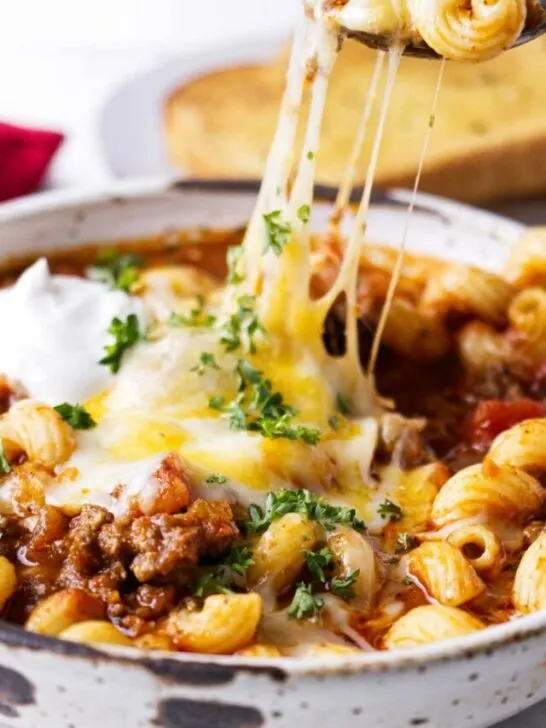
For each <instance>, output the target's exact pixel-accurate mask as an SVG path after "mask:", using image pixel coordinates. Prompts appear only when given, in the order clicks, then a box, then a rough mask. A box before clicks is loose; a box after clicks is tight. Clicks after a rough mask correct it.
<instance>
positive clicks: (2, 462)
mask: <svg viewBox="0 0 546 728" xmlns="http://www.w3.org/2000/svg"><path fill="white" fill-rule="evenodd" d="M0 473H2V475H7V474H8V473H11V464H10V462H9V460H8V459H7V457H6V451H5V450H4V441H3V440H0Z"/></svg>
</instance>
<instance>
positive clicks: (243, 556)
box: [226, 546, 254, 576]
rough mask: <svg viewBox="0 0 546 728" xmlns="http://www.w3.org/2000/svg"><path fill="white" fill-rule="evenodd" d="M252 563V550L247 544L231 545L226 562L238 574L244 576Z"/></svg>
mask: <svg viewBox="0 0 546 728" xmlns="http://www.w3.org/2000/svg"><path fill="white" fill-rule="evenodd" d="M253 563H254V558H253V556H252V551H251V550H250V549H249V548H248V546H232V547H231V550H230V552H229V554H228V557H227V561H226V564H227V565H228V566H229V567H230V569H231V570H232V571H234V572H235V573H236V574H239V576H244V575H245V574H246V572H247V571H248V570H249V569H250V567H251V566H252V564H253Z"/></svg>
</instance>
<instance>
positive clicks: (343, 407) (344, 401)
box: [336, 394, 353, 415]
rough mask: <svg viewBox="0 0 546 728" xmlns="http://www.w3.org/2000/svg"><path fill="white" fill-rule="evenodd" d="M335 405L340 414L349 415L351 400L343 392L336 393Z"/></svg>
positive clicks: (351, 407)
mask: <svg viewBox="0 0 546 728" xmlns="http://www.w3.org/2000/svg"><path fill="white" fill-rule="evenodd" d="M336 406H337V408H338V410H339V412H341V414H342V415H350V414H352V412H353V405H352V403H351V400H350V399H349V398H348V397H346V396H345V395H344V394H338V395H337V397H336Z"/></svg>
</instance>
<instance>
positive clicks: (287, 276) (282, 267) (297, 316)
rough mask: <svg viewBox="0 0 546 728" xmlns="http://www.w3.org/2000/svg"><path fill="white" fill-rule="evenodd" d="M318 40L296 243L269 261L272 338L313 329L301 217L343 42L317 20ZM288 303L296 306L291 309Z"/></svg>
mask: <svg viewBox="0 0 546 728" xmlns="http://www.w3.org/2000/svg"><path fill="white" fill-rule="evenodd" d="M312 40H313V43H312V46H311V49H310V50H311V56H310V58H309V60H308V62H307V66H308V68H309V74H310V75H312V77H313V86H312V98H311V108H310V111H309V117H308V120H307V128H306V131H305V137H304V144H303V149H302V152H301V159H300V162H299V165H298V167H297V175H296V179H295V181H294V184H293V187H292V191H291V194H290V198H289V201H288V206H287V210H286V213H285V219H287V221H288V223H289V225H290V229H291V239H290V242H289V244H288V245H287V246H286V248H285V250H284V251H283V254H282V255H281V256H275V255H274V254H273V253H272V252H270V253H269V254H268V255H267V256H266V257H265V258H264V268H265V278H264V295H265V296H266V297H268V299H269V300H268V304H267V310H266V311H265V312H264V314H263V316H264V323H265V327H266V329H267V330H268V331H271V332H274V331H278V330H284V331H285V332H286V331H287V329H288V332H289V333H290V334H292V335H294V334H296V335H297V334H298V333H300V332H301V323H302V318H303V319H304V320H305V326H306V327H307V328H308V327H309V325H310V322H309V320H308V316H309V282H310V275H311V264H310V256H311V249H310V230H309V225H308V224H307V223H306V222H304V220H305V219H306V216H305V215H303V214H302V213H301V211H302V210H305V211H308V210H310V209H311V206H312V203H313V188H314V180H315V158H316V152H317V150H318V148H319V144H320V132H321V127H322V119H323V116H324V107H325V104H326V97H327V93H328V82H329V79H330V75H331V71H332V68H333V66H334V64H335V61H336V59H337V55H338V43H337V36H336V35H335V34H332V32H331V31H330V30H329V29H328V28H327V26H326V25H325V24H324V23H321V22H318V21H317V20H315V22H314V24H313V34H312ZM309 152H311V154H309ZM302 217H303V219H302ZM266 266H267V267H266ZM273 268H276V269H277V270H276V271H274V270H273ZM287 302H290V305H289V307H288V308H287ZM318 323H319V325H321V324H320V322H318ZM321 333H322V332H321V330H320V331H317V336H318V337H320V335H321Z"/></svg>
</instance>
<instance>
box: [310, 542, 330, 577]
mask: <svg viewBox="0 0 546 728" xmlns="http://www.w3.org/2000/svg"><path fill="white" fill-rule="evenodd" d="M303 553H304V554H305V563H306V564H307V567H308V569H309V571H310V572H311V574H313V577H314V578H315V579H316V580H317V581H321V582H322V583H325V582H326V581H327V576H326V574H325V573H324V569H328V568H329V567H331V566H332V565H333V563H334V554H333V552H332V550H331V549H329V548H328V547H327V546H325V547H324V548H322V549H320V551H308V550H307V549H303Z"/></svg>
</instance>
